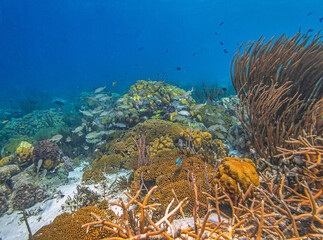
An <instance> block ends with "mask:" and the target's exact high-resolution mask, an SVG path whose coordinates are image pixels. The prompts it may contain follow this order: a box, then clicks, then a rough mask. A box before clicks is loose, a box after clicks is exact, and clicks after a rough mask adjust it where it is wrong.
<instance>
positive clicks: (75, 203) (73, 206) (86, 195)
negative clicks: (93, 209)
mask: <svg viewBox="0 0 323 240" xmlns="http://www.w3.org/2000/svg"><path fill="white" fill-rule="evenodd" d="M99 197H100V195H99V194H98V193H96V192H94V191H92V190H91V189H89V188H88V187H84V186H81V185H77V187H76V193H75V195H74V197H73V198H71V197H70V196H68V197H67V200H66V201H65V203H64V205H63V206H62V209H63V210H64V211H65V212H70V213H74V212H76V211H78V210H80V209H81V208H82V207H87V206H94V205H96V204H97V203H98V202H99Z"/></svg>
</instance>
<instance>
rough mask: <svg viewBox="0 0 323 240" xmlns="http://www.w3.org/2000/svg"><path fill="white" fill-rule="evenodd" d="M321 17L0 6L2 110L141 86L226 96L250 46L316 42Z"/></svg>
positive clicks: (18, 3)
mask: <svg viewBox="0 0 323 240" xmlns="http://www.w3.org/2000/svg"><path fill="white" fill-rule="evenodd" d="M322 17H323V7H322V4H321V1H316V0H315V1H300V0H298V1H290V0H283V1H279V2H277V1H256V0H252V1H237V0H233V1H210V0H208V1H207V0H205V1H202V0H194V1H193V0H191V1H170V0H164V1H161V0H156V1H143V0H124V1H104V0H97V1H94V0H85V1H75V0H70V1H67V0H56V1H40V0H32V1H22V0H11V1H1V2H0V30H1V38H0V45H1V48H0V81H1V86H2V87H1V89H0V94H1V96H2V97H1V100H0V107H2V108H3V107H16V106H17V105H15V100H17V99H23V98H26V97H30V96H31V97H35V98H37V96H40V95H46V96H48V98H49V99H50V98H53V97H61V98H65V99H68V100H71V99H73V98H75V97H77V96H79V94H80V93H81V92H82V91H93V90H94V89H95V88H96V87H100V86H107V89H109V90H111V91H113V92H120V93H125V92H126V91H127V90H128V88H129V86H131V85H132V84H134V83H135V81H136V80H140V79H144V80H148V79H152V80H165V81H166V82H168V83H171V84H175V85H177V86H179V87H182V88H184V89H190V88H191V86H194V85H201V84H202V83H206V84H208V85H212V84H217V86H225V87H227V86H229V85H231V79H230V63H231V60H232V57H233V55H234V54H235V53H236V51H237V50H238V47H239V45H240V44H241V43H242V42H244V43H246V42H248V41H249V40H257V39H258V38H259V37H260V36H263V37H265V38H267V39H269V38H271V37H272V36H276V37H277V36H280V35H281V34H286V35H287V36H293V35H294V34H296V33H297V32H301V33H306V32H307V31H308V30H309V29H311V30H313V32H312V33H313V34H314V33H316V32H317V31H319V29H320V28H322ZM320 20H321V21H320ZM113 82H116V84H115V85H114V87H112V83H113ZM11 99H12V100H11ZM8 101H9V102H8ZM17 101H18V100H17Z"/></svg>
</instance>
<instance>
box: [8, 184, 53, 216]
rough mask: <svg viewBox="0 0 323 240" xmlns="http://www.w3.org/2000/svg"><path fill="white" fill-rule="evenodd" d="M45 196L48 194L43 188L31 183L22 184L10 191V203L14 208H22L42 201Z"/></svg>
mask: <svg viewBox="0 0 323 240" xmlns="http://www.w3.org/2000/svg"><path fill="white" fill-rule="evenodd" d="M46 197H48V194H47V191H46V190H45V189H43V188H41V187H38V186H33V185H32V184H24V185H21V186H20V187H19V188H17V189H16V190H15V191H14V192H13V193H12V195H11V198H10V203H11V205H12V208H13V209H14V210H22V209H23V208H29V207H31V206H33V205H34V204H36V203H37V202H41V201H43V200H44V199H45V198H46Z"/></svg>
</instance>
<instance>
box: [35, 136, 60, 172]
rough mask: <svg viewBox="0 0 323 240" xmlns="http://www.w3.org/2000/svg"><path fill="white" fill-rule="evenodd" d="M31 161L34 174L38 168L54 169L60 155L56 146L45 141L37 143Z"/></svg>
mask: <svg viewBox="0 0 323 240" xmlns="http://www.w3.org/2000/svg"><path fill="white" fill-rule="evenodd" d="M33 160H34V165H35V172H37V171H38V170H39V169H40V168H44V169H46V170H52V169H54V168H55V167H56V166H57V165H58V164H59V162H60V153H59V148H58V146H57V144H56V143H53V142H49V141H47V140H43V141H39V142H37V143H36V144H35V147H34V151H33Z"/></svg>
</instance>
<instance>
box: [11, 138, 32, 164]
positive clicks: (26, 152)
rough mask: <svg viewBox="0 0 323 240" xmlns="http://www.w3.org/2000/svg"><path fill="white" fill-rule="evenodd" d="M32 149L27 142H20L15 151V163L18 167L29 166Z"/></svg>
mask: <svg viewBox="0 0 323 240" xmlns="http://www.w3.org/2000/svg"><path fill="white" fill-rule="evenodd" d="M33 150H34V147H33V145H31V144H30V143H29V142H25V141H22V142H21V143H20V144H19V145H18V147H17V149H16V151H15V155H14V156H15V157H14V159H15V161H16V162H17V163H18V165H19V166H23V165H30V163H31V161H32V158H33Z"/></svg>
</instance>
